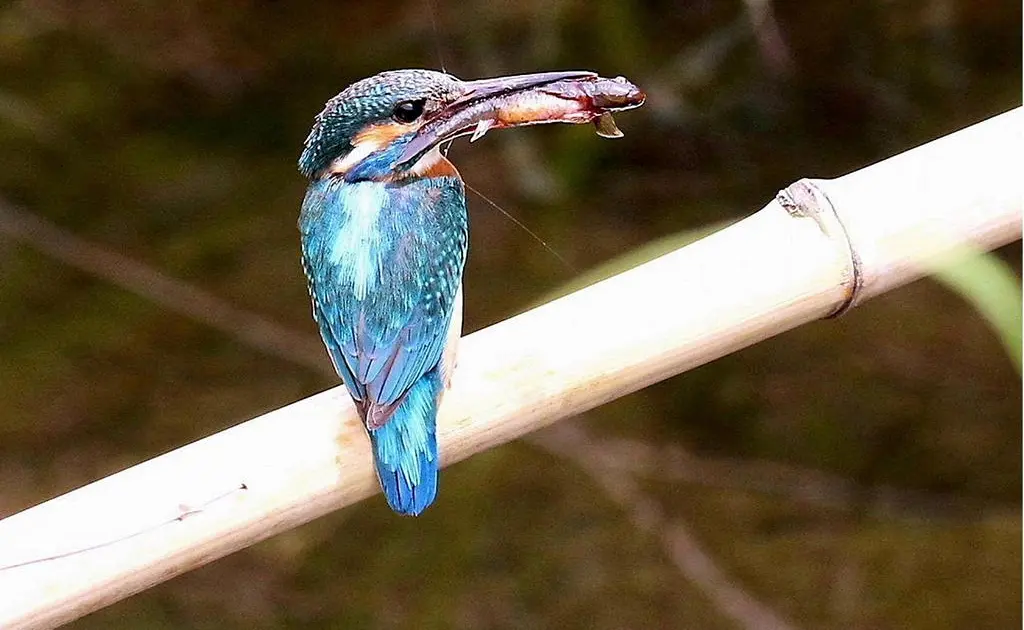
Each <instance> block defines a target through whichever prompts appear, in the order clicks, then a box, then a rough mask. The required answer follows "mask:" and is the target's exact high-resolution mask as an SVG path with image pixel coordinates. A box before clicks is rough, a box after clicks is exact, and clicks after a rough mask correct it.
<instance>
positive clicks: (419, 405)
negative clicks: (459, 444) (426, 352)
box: [369, 367, 442, 516]
mask: <svg viewBox="0 0 1024 630" xmlns="http://www.w3.org/2000/svg"><path fill="white" fill-rule="evenodd" d="M441 388H442V384H441V377H440V374H439V373H438V368H436V367H435V368H434V369H432V370H430V371H429V372H427V373H426V374H424V375H423V376H421V377H420V378H419V380H418V381H416V382H415V383H413V385H412V387H411V388H409V392H408V393H407V394H406V395H405V398H404V399H403V400H402V401H401V402H400V403H399V405H398V408H397V409H395V410H394V412H393V413H392V414H391V417H390V418H389V419H388V421H387V422H386V423H385V424H384V426H382V427H380V428H379V429H370V431H369V433H370V442H371V443H372V444H373V459H374V463H375V464H376V466H377V478H378V479H379V480H380V487H381V489H382V490H383V491H384V497H385V498H386V499H387V500H388V505H390V506H391V509H392V510H394V511H395V512H398V513H399V514H408V515H411V516H416V515H418V514H419V513H421V512H422V511H423V510H425V509H426V508H427V506H428V505H430V504H431V503H432V502H433V501H434V497H435V496H436V495H437V466H438V460H437V436H436V434H435V426H436V424H437V405H438V398H439V395H440V393H441Z"/></svg>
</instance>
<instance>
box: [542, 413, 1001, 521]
mask: <svg viewBox="0 0 1024 630" xmlns="http://www.w3.org/2000/svg"><path fill="white" fill-rule="evenodd" d="M565 424H566V423H562V425H557V426H559V427H560V426H563V425H565ZM570 426H571V433H570V430H569V429H567V430H566V431H565V432H560V431H559V432H556V431H555V429H554V428H552V429H547V430H545V431H543V432H541V433H538V434H536V435H534V436H533V437H532V438H531V441H532V442H533V443H535V444H537V445H539V446H540V447H542V448H544V449H545V450H548V451H552V452H556V453H561V451H560V448H559V447H558V444H559V442H560V441H561V442H571V444H572V449H573V453H572V455H573V457H571V458H570V459H571V460H572V461H578V460H579V459H580V458H586V459H587V460H589V461H591V462H593V465H594V466H598V467H600V468H602V469H604V470H606V471H608V472H609V473H614V474H616V475H630V476H632V477H635V478H643V479H649V480H652V481H657V482H663V483H681V484H692V485H696V486H701V487H705V488H716V489H723V490H736V491H739V492H746V493H753V494H759V495H764V496H769V497H778V498H781V499H784V500H786V501H793V502H796V503H802V504H806V505H813V506H816V507H820V508H825V509H833V510H842V511H845V512H866V513H868V514H870V515H873V516H876V517H880V518H889V519H897V518H899V519H915V520H920V519H926V518H932V517H936V516H942V517H958V518H965V519H968V520H973V519H975V518H986V517H988V516H989V515H990V514H991V511H993V510H1000V509H1003V506H1001V505H998V504H993V503H990V502H987V501H985V500H983V499H978V498H974V497H964V496H957V495H946V494H943V495H937V494H932V493H928V492H917V491H913V490H907V489H905V488H897V487H893V486H883V485H871V486H866V485H861V484H858V483H855V482H853V481H851V480H849V479H846V478H844V477H841V476H838V475H833V474H829V473H826V472H824V471H820V470H815V469H811V468H801V467H798V466H792V465H788V464H784V463H780V462H773V461H765V460H755V459H745V458H735V457H728V458H725V457H717V458H709V457H700V456H697V455H694V454H693V453H690V452H688V451H687V450H686V449H685V448H683V447H681V446H679V445H677V444H662V445H656V444H652V443H649V442H645V441H642V440H635V439H628V438H608V437H597V436H594V435H591V434H589V433H588V432H587V431H586V430H585V429H584V428H583V427H582V426H581V425H580V424H579V423H578V422H574V423H570ZM550 440H554V442H553V443H551V442H550ZM1006 509H1007V510H1010V509H1015V508H1013V507H1011V506H1006Z"/></svg>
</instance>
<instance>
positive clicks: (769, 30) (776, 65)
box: [743, 0, 793, 76]
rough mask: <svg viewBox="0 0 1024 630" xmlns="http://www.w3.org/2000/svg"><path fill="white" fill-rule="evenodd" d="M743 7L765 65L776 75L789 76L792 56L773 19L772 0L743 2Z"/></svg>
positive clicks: (791, 68)
mask: <svg viewBox="0 0 1024 630" xmlns="http://www.w3.org/2000/svg"><path fill="white" fill-rule="evenodd" d="M743 6H744V7H745V8H746V10H747V18H748V19H749V20H750V28H751V30H753V32H754V38H755V39H756V40H757V45H758V48H760V50H761V57H762V58H763V59H764V61H765V64H766V65H767V66H768V68H769V69H770V70H771V71H772V72H773V73H774V74H776V75H780V76H781V75H788V74H791V73H792V72H793V55H792V53H790V51H789V47H788V46H787V45H786V40H785V38H784V37H783V36H782V29H780V28H779V23H778V21H777V20H776V19H775V11H774V9H773V8H772V0H743Z"/></svg>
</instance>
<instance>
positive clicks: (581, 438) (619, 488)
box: [530, 423, 794, 630]
mask: <svg viewBox="0 0 1024 630" xmlns="http://www.w3.org/2000/svg"><path fill="white" fill-rule="evenodd" d="M530 441H531V442H533V443H534V444H537V445H539V446H540V447H541V448H543V449H544V450H546V451H548V452H550V453H554V454H556V455H559V456H561V457H563V458H565V459H568V460H569V461H571V462H573V463H575V464H576V465H577V466H579V467H580V468H581V469H583V470H584V471H585V472H586V473H587V474H588V475H590V477H591V478H592V479H593V480H594V481H595V482H596V483H597V485H598V486H600V487H601V488H602V489H603V490H604V491H605V493H606V494H607V495H608V497H609V498H610V499H611V500H612V501H614V502H615V503H616V504H617V505H618V506H619V507H620V508H621V509H622V510H623V511H625V512H626V514H627V515H628V516H629V518H630V520H631V521H632V522H633V524H634V525H635V526H636V527H637V529H639V530H641V531H644V532H647V533H648V534H651V535H653V536H655V537H657V539H658V540H659V541H660V542H661V545H662V547H663V548H664V550H665V553H666V555H667V556H668V557H669V559H670V560H671V561H672V563H673V564H674V565H675V566H676V568H677V569H679V572H680V573H682V574H683V576H685V577H686V579H688V580H689V581H690V582H691V583H693V584H694V585H695V586H696V587H697V588H698V589H700V591H701V592H703V593H704V595H705V596H706V597H707V598H708V599H709V600H710V601H711V603H712V604H714V605H715V607H716V608H717V609H718V610H719V611H720V612H721V613H722V614H724V615H725V616H726V617H728V618H730V619H732V620H733V621H735V622H736V623H738V624H739V625H740V626H742V627H744V628H748V629H750V630H786V629H789V628H793V627H794V626H793V625H792V624H790V623H789V622H787V621H785V620H783V619H782V618H781V617H780V616H778V614H776V613H775V612H774V611H772V610H771V609H770V608H768V607H767V606H766V605H764V604H762V603H761V602H759V601H757V600H756V599H755V598H754V597H753V596H751V595H750V594H748V593H747V592H746V591H744V590H743V589H742V588H741V587H740V586H739V585H737V584H736V583H734V582H732V581H730V580H729V578H728V576H726V574H725V573H724V572H723V571H722V570H721V569H720V568H719V567H718V565H717V563H716V562H715V560H714V558H712V557H711V556H710V555H709V554H708V553H707V552H706V551H705V550H704V549H703V548H701V546H700V543H699V542H698V541H697V539H696V538H695V537H694V536H693V534H691V533H690V530H689V528H688V527H687V525H686V524H685V523H684V522H683V521H682V519H679V518H676V519H668V518H666V517H665V515H664V514H663V513H662V511H661V508H660V507H659V506H658V503H657V501H655V500H654V499H651V498H650V497H649V496H647V495H646V494H645V493H644V492H643V490H641V489H640V487H639V485H638V484H637V482H636V480H635V479H634V478H633V476H632V475H631V474H630V471H629V469H628V468H626V467H623V466H620V465H609V463H611V461H612V459H614V457H608V455H607V454H606V453H599V451H601V446H600V445H599V444H597V443H595V442H594V441H592V440H591V439H590V436H588V435H587V433H586V432H585V431H584V430H583V429H582V428H581V427H580V426H579V424H578V423H561V424H558V425H555V426H554V427H551V428H549V429H547V430H545V431H544V432H543V433H542V434H540V435H538V436H534V437H532V438H530ZM595 455H597V457H595Z"/></svg>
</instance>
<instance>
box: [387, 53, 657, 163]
mask: <svg viewBox="0 0 1024 630" xmlns="http://www.w3.org/2000/svg"><path fill="white" fill-rule="evenodd" d="M463 85H464V87H465V91H464V92H463V93H462V94H461V95H460V96H459V97H458V98H456V99H455V100H453V101H451V102H450V103H448V104H447V105H445V106H444V107H443V108H441V109H440V110H438V111H437V112H435V113H434V114H433V115H432V116H431V117H430V118H429V119H427V120H426V121H425V122H424V123H423V125H421V126H420V128H419V129H418V130H417V132H416V135H415V137H414V138H413V139H412V140H411V141H409V143H408V144H407V145H406V147H405V150H404V151H403V153H402V155H401V157H400V158H399V159H398V165H399V166H404V167H408V166H410V165H412V164H415V163H416V161H417V160H419V158H421V157H422V156H423V155H425V154H426V153H427V152H428V151H430V150H431V149H433V148H434V147H436V146H437V145H439V144H441V143H442V142H446V141H448V140H452V139H454V138H457V137H459V136H464V135H471V138H470V141H471V142H472V141H475V140H478V139H479V138H481V137H482V136H483V135H484V134H486V133H487V132H488V131H489V130H491V129H505V128H509V127H524V126H526V125H540V124H545V123H559V122H560V123H571V124H584V123H590V122H593V123H594V124H595V126H596V127H597V133H598V135H601V136H603V137H609V138H617V137H620V136H621V135H622V132H621V131H619V129H618V127H616V126H615V121H614V120H613V119H612V112H617V111H623V110H627V109H633V108H635V107H640V106H641V105H643V103H644V100H645V99H646V98H647V97H646V95H645V94H644V93H643V92H642V91H641V90H640V89H639V88H638V87H637V86H635V85H633V84H632V83H630V82H629V81H628V80H626V79H625V78H623V77H616V78H614V79H606V78H603V77H600V76H598V75H597V74H596V73H593V72H588V71H566V72H541V73H537V74H521V75H514V76H507V77H497V78H493V79H481V80H477V81H466V82H464V83H463Z"/></svg>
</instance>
